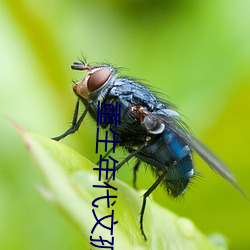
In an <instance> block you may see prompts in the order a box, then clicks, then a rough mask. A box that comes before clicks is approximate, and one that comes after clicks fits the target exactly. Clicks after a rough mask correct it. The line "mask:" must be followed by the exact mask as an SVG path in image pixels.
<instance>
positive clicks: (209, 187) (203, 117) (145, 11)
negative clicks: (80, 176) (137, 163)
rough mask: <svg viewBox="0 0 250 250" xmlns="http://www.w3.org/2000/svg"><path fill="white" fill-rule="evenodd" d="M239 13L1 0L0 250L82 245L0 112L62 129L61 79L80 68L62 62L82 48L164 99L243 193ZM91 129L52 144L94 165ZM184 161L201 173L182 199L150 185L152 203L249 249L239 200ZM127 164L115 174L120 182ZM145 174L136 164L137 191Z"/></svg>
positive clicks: (242, 31)
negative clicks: (42, 191)
mask: <svg viewBox="0 0 250 250" xmlns="http://www.w3.org/2000/svg"><path fill="white" fill-rule="evenodd" d="M249 13H250V1H247V0H238V1H233V0H220V1H216V0H210V1H194V0H187V1H181V0H177V1H168V0H167V1H164V0H162V1H146V0H136V1H132V0H121V1H115V0H113V1H112V0H109V1H100V0H99V1H98V0H97V1H59V0H54V1H48V0H38V1H36V2H34V1H28V0H26V1H1V2H0V31H1V33H0V71H1V74H0V95H1V99H0V126H1V128H0V138H1V139H0V154H1V157H0V160H1V163H0V249H28V250H29V249H60V250H64V249H65V250H66V249H81V246H82V238H81V235H80V234H79V233H78V232H77V231H76V230H75V229H74V228H73V227H72V226H71V225H70V224H69V223H68V222H67V221H66V220H65V219H64V218H63V217H62V216H61V215H60V214H59V213H57V211H56V210H55V209H54V208H53V207H52V206H51V205H50V204H47V202H46V201H44V200H43V198H42V197H41V196H40V195H39V193H38V192H37V191H36V189H35V184H36V183H38V182H39V179H40V177H39V173H38V172H37V171H36V169H35V168H34V163H33V162H32V160H31V159H30V156H29V155H28V153H27V151H26V149H25V147H24V145H23V142H22V141H21V139H20V137H19V135H18V134H17V132H16V131H15V129H14V128H13V126H12V125H11V124H10V122H9V121H8V117H10V118H12V119H14V120H15V121H16V122H17V123H18V124H20V125H21V126H22V127H24V128H25V129H27V130H30V131H33V132H36V133H39V134H42V135H45V136H47V137H52V136H56V135H59V134H61V133H62V132H64V131H65V130H66V129H67V128H68V127H69V124H70V121H71V118H72V114H73V109H74V104H75V100H76V98H75V96H74V94H73V93H72V90H71V88H72V80H77V79H80V78H81V77H82V76H83V75H82V72H75V71H72V70H71V69H70V65H71V63H72V62H73V61H74V60H77V58H79V57H80V58H82V55H84V56H86V57H87V59H88V62H98V61H101V62H102V61H108V62H110V63H112V64H115V65H117V66H123V67H125V68H127V69H126V70H124V71H123V72H124V74H126V75H131V76H136V77H138V78H140V79H146V80H147V82H148V83H150V84H151V85H153V86H154V87H155V88H156V89H158V90H160V91H161V92H162V93H164V94H165V95H166V96H168V97H169V99H170V100H171V101H172V102H174V103H175V104H176V105H177V106H178V107H179V109H180V111H181V113H182V114H184V115H185V118H184V120H185V121H186V122H187V123H188V125H189V126H190V127H191V128H192V131H193V132H194V133H195V134H196V136H197V137H199V138H200V139H202V141H204V142H205V143H206V144H207V145H208V146H209V147H210V148H211V149H212V150H213V151H214V152H216V153H217V154H218V155H219V156H220V157H221V158H222V159H223V160H224V161H225V162H226V163H227V164H228V165H229V166H230V168H231V169H232V171H233V172H234V173H235V175H236V176H237V179H238V183H239V185H240V186H241V187H242V188H243V189H244V190H245V192H246V193H247V194H248V195H249V196H250V186H249V175H250V174H249V173H250V172H249V167H250V163H249V159H248V156H249V152H250V146H249V141H250V129H249V122H250V116H249V110H250V15H249ZM95 133H96V129H95V126H94V123H93V122H91V121H90V119H88V120H86V121H85V122H84V124H83V126H82V127H81V129H80V133H76V134H74V135H72V136H70V137H68V138H66V139H65V140H64V141H63V143H65V144H67V145H69V146H71V147H73V148H75V149H77V150H78V151H79V152H80V153H82V154H83V155H85V156H87V157H88V158H89V159H90V160H92V161H94V162H95V161H96V160H97V155H95V145H94V143H93V145H90V142H94V140H93V138H95V137H94V136H95ZM122 156H123V155H122V153H120V156H119V157H117V158H118V159H121V158H122ZM195 160H196V166H197V169H198V171H199V172H202V175H203V177H202V178H198V179H196V180H195V181H194V183H193V185H192V187H190V190H188V191H187V192H186V195H185V196H184V198H180V199H178V200H177V201H174V200H172V199H170V198H169V197H167V196H166V195H165V193H164V191H163V190H162V189H161V188H158V189H157V191H155V192H154V194H153V199H155V200H156V201H157V202H159V203H160V204H161V205H163V206H165V207H167V208H169V209H171V210H173V211H175V212H176V213H177V214H179V215H181V216H184V217H189V218H190V219H192V220H193V221H194V223H195V224H196V225H197V226H198V227H199V228H200V229H201V230H202V231H203V232H204V233H206V234H210V233H213V232H220V233H222V234H224V235H226V237H227V238H228V240H229V242H230V249H250V240H249V232H250V202H249V201H247V200H246V199H244V197H242V196H241V195H240V194H239V193H238V192H237V191H236V190H235V189H234V188H233V187H232V186H231V185H230V184H228V183H227V182H226V181H224V180H223V179H222V178H221V177H219V176H218V175H216V174H214V173H213V172H212V171H211V170H210V169H209V168H208V167H207V166H206V165H205V164H204V163H203V162H202V161H201V160H200V159H198V158H197V157H196V158H195ZM132 167H133V165H132V164H131V163H130V164H129V165H127V166H126V167H124V168H123V169H121V170H120V171H119V173H118V174H117V177H118V178H120V179H122V180H124V181H125V182H127V183H129V184H131V183H132ZM145 173H146V174H145ZM153 180H154V178H153V177H152V176H151V173H150V171H149V170H147V171H145V170H144V169H143V168H142V169H141V170H140V173H139V175H138V186H139V188H144V189H146V188H147V187H149V186H150V184H151V183H152V182H153ZM138 213H139V211H138Z"/></svg>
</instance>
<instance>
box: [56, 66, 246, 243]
mask: <svg viewBox="0 0 250 250" xmlns="http://www.w3.org/2000/svg"><path fill="white" fill-rule="evenodd" d="M71 68H72V69H73V70H85V71H87V74H86V76H85V77H84V78H83V79H82V80H80V81H79V82H77V83H75V85H74V87H73V90H74V92H75V94H76V95H77V97H78V100H77V102H76V107H75V111H74V116H73V120H72V125H71V127H70V128H69V129H68V130H67V131H66V132H65V133H63V134H62V135H60V136H58V137H55V138H53V139H54V140H56V141H59V140H61V139H62V138H64V137H66V136H67V135H69V134H72V133H74V132H76V131H77V130H78V129H79V127H80V125H81V123H82V121H83V120H84V118H85V116H86V114H87V113H89V114H90V115H91V116H92V118H93V119H94V120H97V103H98V101H99V102H101V103H103V104H110V103H114V102H118V103H119V105H121V125H119V126H113V125H112V124H111V125H109V126H110V128H112V129H113V130H114V131H115V132H117V133H118V134H119V136H118V141H120V143H119V145H118V147H124V148H125V149H126V150H127V152H128V155H127V156H126V157H125V158H124V159H123V161H122V162H120V164H118V165H117V166H116V171H117V170H118V169H120V168H121V167H122V166H123V165H124V164H125V163H126V162H127V161H128V160H130V159H131V158H133V157H135V158H136V159H137V161H136V164H135V166H134V186H135V182H136V171H137V170H138V168H139V166H140V165H141V164H142V163H146V164H148V165H149V166H151V169H152V171H153V172H154V173H155V175H156V176H157V179H156V181H155V182H154V183H153V185H152V186H151V187H150V188H149V189H148V190H147V191H146V192H145V193H144V195H143V202H142V208H141V213H140V230H141V232H142V235H143V237H144V239H145V240H146V234H145V232H144V229H143V216H144V212H145V208H146V200H147V197H148V196H149V195H150V194H151V193H152V192H153V191H154V190H155V188H156V187H157V186H158V185H159V184H162V185H163V186H164V187H165V189H166V191H167V193H168V194H169V195H170V196H172V197H177V196H179V195H182V194H183V193H184V191H185V190H186V188H187V186H188V184H189V183H190V180H191V179H192V177H193V176H194V174H195V170H194V162H193V159H192V151H194V152H196V153H197V154H198V155H199V156H200V157H201V158H202V159H203V160H204V161H205V162H206V163H207V164H208V165H209V166H210V167H211V168H212V169H213V170H214V171H215V172H217V173H218V174H219V175H221V176H222V177H223V178H224V179H226V180H227V181H228V182H230V183H231V184H232V185H233V186H234V187H235V188H236V189H237V190H238V191H239V192H241V193H242V194H243V195H244V196H245V197H246V195H245V194H244V192H243V191H242V190H241V189H240V187H239V186H238V185H237V184H236V179H235V177H234V175H233V174H232V172H231V171H230V170H229V169H228V168H227V166H226V165H225V164H224V163H223V162H222V161H221V160H220V159H219V158H218V157H217V156H215V155H214V153H213V152H211V151H210V150H209V149H208V148H207V147H206V146H205V145H204V144H203V143H201V142H200V141H199V140H197V139H196V138H195V137H194V136H193V135H192V134H191V133H190V132H189V131H188V129H187V128H186V126H185V124H184V123H183V121H182V120H181V117H180V114H179V113H178V112H177V111H176V110H175V106H174V105H173V104H171V103H170V102H169V101H166V100H162V99H160V98H158V97H157V96H156V95H155V94H154V93H153V92H152V91H150V90H149V89H148V87H147V86H146V85H143V84H142V83H140V82H136V81H135V80H134V79H132V78H131V79H130V78H128V77H118V75H117V70H116V69H115V68H114V67H112V66H111V65H108V64H103V65H95V66H90V65H88V64H87V63H85V62H74V63H73V64H72V66H71ZM80 102H82V103H83V104H84V106H85V111H84V112H83V113H82V114H81V115H80V117H78V113H79V105H80ZM100 126H101V127H102V128H104V127H106V126H107V125H103V124H102V125H100ZM111 177H112V176H110V178H109V181H110V179H111Z"/></svg>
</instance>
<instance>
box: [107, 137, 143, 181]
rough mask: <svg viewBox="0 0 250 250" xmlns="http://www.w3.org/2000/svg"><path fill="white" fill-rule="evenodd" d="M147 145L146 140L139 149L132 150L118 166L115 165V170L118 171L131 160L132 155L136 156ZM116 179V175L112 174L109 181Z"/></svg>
mask: <svg viewBox="0 0 250 250" xmlns="http://www.w3.org/2000/svg"><path fill="white" fill-rule="evenodd" d="M146 146H147V143H146V142H145V143H144V144H143V145H141V146H140V147H139V148H138V149H136V150H134V151H132V152H131V153H130V154H129V155H128V156H126V157H125V158H124V159H123V160H122V161H121V162H120V163H119V164H118V165H117V166H116V167H115V172H116V171H118V170H119V169H120V168H121V167H122V166H123V165H124V164H125V163H126V162H127V161H129V160H130V159H131V158H132V157H134V156H135V155H136V154H137V153H138V152H140V151H141V150H142V149H143V148H144V147H146ZM112 177H113V180H114V175H113V174H111V175H110V176H109V178H108V181H107V182H108V183H109V182H110V180H111V179H112Z"/></svg>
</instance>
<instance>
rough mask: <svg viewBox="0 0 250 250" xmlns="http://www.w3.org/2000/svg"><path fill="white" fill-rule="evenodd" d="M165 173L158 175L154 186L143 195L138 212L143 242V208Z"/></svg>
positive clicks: (145, 238) (144, 235)
mask: <svg viewBox="0 0 250 250" xmlns="http://www.w3.org/2000/svg"><path fill="white" fill-rule="evenodd" d="M166 173H167V172H163V174H162V175H160V177H158V179H157V180H156V181H155V182H154V184H153V185H152V186H151V187H150V188H149V189H148V190H147V192H146V193H145V194H144V195H143V200H142V208H141V212H140V230H141V233H142V236H143V238H144V240H147V237H146V234H145V232H144V229H143V216H144V212H145V208H146V202H147V198H148V196H149V195H150V194H151V193H152V192H153V191H154V190H155V189H156V188H157V187H158V185H159V184H160V183H161V182H162V180H163V178H164V177H165V175H166Z"/></svg>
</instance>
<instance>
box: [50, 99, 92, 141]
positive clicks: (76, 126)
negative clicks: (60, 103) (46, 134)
mask: <svg viewBox="0 0 250 250" xmlns="http://www.w3.org/2000/svg"><path fill="white" fill-rule="evenodd" d="M79 104H80V100H79V99H78V100H77V102H76V106H75V110H74V116H73V120H72V124H71V127H70V128H69V129H68V130H67V131H66V132H65V133H63V134H62V135H59V136H57V137H53V138H51V139H53V140H55V141H60V140H61V139H63V138H64V137H66V136H68V135H69V134H73V133H75V132H76V131H77V130H78V129H79V127H80V125H81V123H82V121H83V119H84V117H85V116H86V114H87V112H88V109H89V105H87V107H86V109H85V110H84V112H83V113H82V114H81V116H80V118H79V120H77V119H78V112H79Z"/></svg>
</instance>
